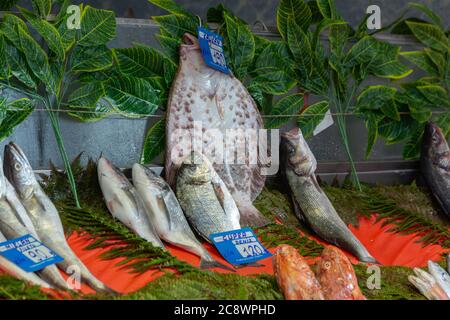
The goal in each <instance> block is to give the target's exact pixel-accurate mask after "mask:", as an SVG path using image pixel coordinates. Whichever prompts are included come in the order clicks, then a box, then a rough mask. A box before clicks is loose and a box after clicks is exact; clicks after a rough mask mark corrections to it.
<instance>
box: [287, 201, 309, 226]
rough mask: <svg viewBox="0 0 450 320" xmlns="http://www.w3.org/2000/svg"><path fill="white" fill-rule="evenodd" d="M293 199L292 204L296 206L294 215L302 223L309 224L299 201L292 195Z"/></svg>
mask: <svg viewBox="0 0 450 320" xmlns="http://www.w3.org/2000/svg"><path fill="white" fill-rule="evenodd" d="M291 199H292V203H293V204H294V213H295V215H296V217H297V218H298V219H299V220H300V221H302V222H305V223H306V222H307V221H306V219H305V216H304V215H303V212H302V209H301V208H300V206H299V204H298V202H297V200H296V199H295V197H294V194H291Z"/></svg>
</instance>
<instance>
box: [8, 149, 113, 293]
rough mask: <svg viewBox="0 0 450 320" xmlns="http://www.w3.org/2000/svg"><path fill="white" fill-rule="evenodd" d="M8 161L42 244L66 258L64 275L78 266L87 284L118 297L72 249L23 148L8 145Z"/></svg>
mask: <svg viewBox="0 0 450 320" xmlns="http://www.w3.org/2000/svg"><path fill="white" fill-rule="evenodd" d="M4 160H5V162H4V166H3V167H4V171H5V175H6V177H7V178H8V180H9V181H10V182H11V184H12V185H13V186H14V187H15V189H16V191H17V193H18V196H19V199H20V200H21V202H22V204H23V206H24V207H25V209H26V210H27V212H28V215H29V217H30V219H31V221H32V223H33V226H34V228H35V230H36V232H37V235H38V236H39V238H40V240H41V241H42V242H43V243H44V244H45V245H46V246H48V247H49V248H50V249H52V250H53V251H55V252H56V253H58V254H59V255H60V256H61V257H62V258H64V260H63V261H62V262H59V263H58V266H59V267H60V268H61V269H62V270H63V271H66V270H68V269H69V268H73V266H76V267H77V268H78V269H79V271H80V275H81V280H82V281H83V282H84V283H86V284H88V285H89V286H91V287H92V288H93V289H94V290H96V291H101V292H108V293H114V291H113V290H111V289H109V288H108V287H106V286H105V285H104V284H103V283H102V282H100V281H99V280H98V279H97V278H95V277H94V276H93V275H92V274H91V272H90V271H89V270H88V269H87V268H86V266H85V265H84V264H83V262H81V260H80V259H79V258H78V257H77V256H76V255H75V253H74V252H73V251H72V249H71V248H70V246H69V244H68V243H67V241H66V237H65V234H64V228H63V225H62V222H61V219H60V217H59V214H58V210H57V209H56V207H55V205H54V204H53V203H52V201H51V200H50V199H49V197H48V196H47V195H46V194H45V192H44V191H43V190H42V188H41V186H40V185H39V183H38V182H37V180H36V177H35V176H34V173H33V169H32V167H31V165H30V163H29V162H28V159H27V157H26V156H25V154H24V153H23V151H22V150H21V149H20V148H19V146H17V145H16V144H14V143H12V142H11V143H9V144H8V145H6V146H5V156H4Z"/></svg>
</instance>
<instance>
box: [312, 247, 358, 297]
mask: <svg viewBox="0 0 450 320" xmlns="http://www.w3.org/2000/svg"><path fill="white" fill-rule="evenodd" d="M314 273H315V274H316V278H317V280H318V281H319V283H320V286H321V287H322V292H323V295H324V297H325V300H365V299H366V298H365V297H364V295H363V293H362V292H361V290H360V288H359V286H358V279H357V277H356V274H355V270H354V269H353V266H352V263H351V262H350V260H349V259H348V258H347V256H346V255H345V254H344V253H343V252H342V251H341V250H339V249H338V248H336V247H334V246H327V247H326V248H325V249H324V250H323V252H322V255H321V259H320V260H319V261H318V262H317V263H316V268H315V269H314Z"/></svg>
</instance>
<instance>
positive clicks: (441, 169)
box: [420, 122, 450, 217]
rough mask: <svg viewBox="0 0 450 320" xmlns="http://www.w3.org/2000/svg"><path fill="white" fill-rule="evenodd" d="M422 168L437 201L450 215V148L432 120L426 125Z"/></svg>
mask: <svg viewBox="0 0 450 320" xmlns="http://www.w3.org/2000/svg"><path fill="white" fill-rule="evenodd" d="M420 168H421V173H422V176H423V178H424V179H425V181H426V183H427V185H428V187H429V188H430V190H431V192H432V193H433V195H434V197H435V198H436V200H437V202H439V204H440V206H441V208H442V210H443V211H444V213H445V214H447V215H448V216H449V217H450V196H449V195H450V148H449V146H448V143H447V140H446V139H445V136H444V134H443V133H442V131H441V129H440V128H439V127H438V126H437V125H436V124H435V123H432V122H429V123H427V125H426V126H425V130H424V136H423V143H422V152H421V157H420Z"/></svg>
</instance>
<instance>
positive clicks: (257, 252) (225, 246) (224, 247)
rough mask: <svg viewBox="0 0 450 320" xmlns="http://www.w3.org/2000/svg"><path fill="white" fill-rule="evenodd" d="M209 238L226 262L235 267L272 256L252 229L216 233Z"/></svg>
mask: <svg viewBox="0 0 450 320" xmlns="http://www.w3.org/2000/svg"><path fill="white" fill-rule="evenodd" d="M209 238H210V239H211V241H212V243H213V244H214V245H215V246H216V248H217V250H219V252H220V254H221V255H222V256H223V257H224V258H225V260H227V261H228V262H229V263H231V264H233V265H240V264H248V263H252V262H255V261H258V260H262V259H265V258H267V257H271V256H272V254H271V253H270V252H269V251H267V249H266V248H264V246H263V245H262V244H261V243H260V242H259V240H258V238H257V237H256V236H255V234H254V233H253V230H252V229H250V228H243V229H239V230H234V231H228V232H222V233H215V234H211V235H210V236H209Z"/></svg>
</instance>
